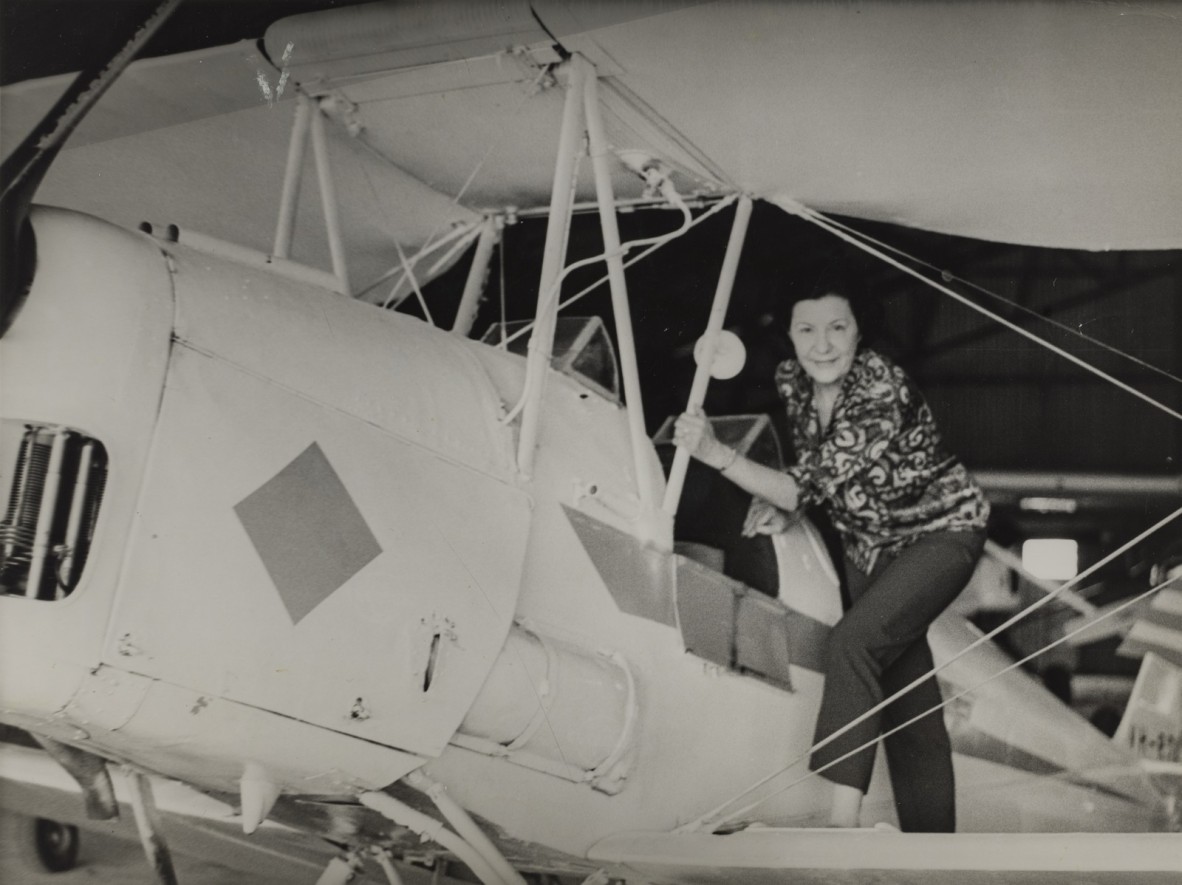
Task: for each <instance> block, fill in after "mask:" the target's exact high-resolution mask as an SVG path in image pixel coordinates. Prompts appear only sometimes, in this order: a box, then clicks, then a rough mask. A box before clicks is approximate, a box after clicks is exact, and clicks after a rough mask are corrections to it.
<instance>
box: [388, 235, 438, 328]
mask: <svg viewBox="0 0 1182 885" xmlns="http://www.w3.org/2000/svg"><path fill="white" fill-rule="evenodd" d="M394 246H395V247H396V248H397V249H398V260H399V261H401V262H402V267H403V268H404V270H405V273H406V279H408V280H410V285H411V288H413V289H414V290H415V297H416V298H417V299H418V302H419V307H421V308H422V309H423V314H424V316H426V318H427V322H428V323H430V324H431V325H432V326H434V325H435V319H434V317H432V316H431V309H430V308H429V307H427V299H426V298H424V297H423V290H422V289H420V288H419V280H418V278H417V277H416V276H415V273H414V271H413V270H411V269H410V267H409V266H408V265H407V263H406V253H405V252H403V251H402V244H401V243H400V242H398V241H397V240H395V241H394ZM396 288H397V287H396ZM387 303H388V302H387Z"/></svg>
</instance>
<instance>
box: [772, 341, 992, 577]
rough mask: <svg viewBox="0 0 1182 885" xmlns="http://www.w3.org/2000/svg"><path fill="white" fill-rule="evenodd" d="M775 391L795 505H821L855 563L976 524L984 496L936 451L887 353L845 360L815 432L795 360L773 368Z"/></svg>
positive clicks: (865, 566)
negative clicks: (788, 433) (785, 430)
mask: <svg viewBox="0 0 1182 885" xmlns="http://www.w3.org/2000/svg"><path fill="white" fill-rule="evenodd" d="M776 388H777V389H778V390H779V392H780V396H781V397H783V399H784V403H785V406H786V407H787V410H788V421H789V424H790V425H791V427H792V435H793V443H794V445H795V447H796V458H797V461H796V464H795V465H794V466H792V467H789V468H788V470H787V472H788V473H789V475H791V476H792V478H793V479H795V480H796V483H797V486H798V487H799V489H800V500H801V505H802V506H803V505H806V504H820V505H822V506H824V507H825V509H826V510H827V511H828V512H829V515H830V518H831V519H832V520H833V524H834V526H835V527H836V528H837V530H838V531H839V532H840V533H841V536H842V540H843V542H844V546H845V553H846V556H847V557H849V559H850V561H851V562H852V563H853V564H854V565H855V566H857V567H858V568H859V569H860V570H862V571H863V572H865V573H869V572H870V571H871V570H872V569H873V568H874V563H875V561H876V560H877V559H878V555H879V553H880V552H882V551H884V550H885V551H887V552H888V553H896V552H898V551H899V550H901V549H903V548H904V547H906V546H907V545H908V544H910V543H911V542H913V541H915V540H916V539H917V538H919V537H921V536H923V535H925V534H929V533H932V532H942V531H972V530H979V529H984V527H985V522H986V520H987V519H988V517H989V505H988V503H986V501H985V496H984V495H983V494H982V492H981V489H980V488H979V487H978V486H977V484H976V483H975V482H974V481H973V479H972V477H970V476H969V474H968V472H967V471H966V470H965V468H964V465H962V464H961V463H960V462H959V461H958V460H956V458H954V457H953V456H951V455H949V454H948V453H947V452H946V451H944V448H943V445H942V443H941V441H940V433H939V431H938V430H937V429H936V425H935V422H934V421H933V419H932V412H931V409H930V408H929V407H928V404H927V403H926V402H925V401H924V399H923V396H922V394H921V393H920V392H919V389H918V388H916V386H915V384H914V383H913V382H912V381H911V379H910V378H908V377H907V375H906V374H905V373H904V372H903V370H902V369H900V368H899V367H898V366H896V365H895V364H894V363H892V362H891V361H890V360H888V359H887V358H886V357H884V356H882V355H881V354H878V353H875V352H874V351H872V350H861V351H860V352H859V353H858V354H857V355H856V356H855V357H854V362H853V365H852V366H851V367H850V370H849V372H848V373H847V374H846V376H845V378H844V379H843V380H842V385H841V392H840V393H839V394H838V398H837V402H836V403H835V404H834V406H833V414H832V417H831V418H830V421H829V427H828V429H827V430H825V431H824V432H822V430H821V420H820V417H819V416H818V414H817V409H816V406H815V405H814V403H813V382H812V379H811V378H809V376H808V375H807V374H806V373H805V371H804V369H803V368H802V367H801V366H800V363H798V362H797V361H796V360H786V361H785V362H783V363H781V364H780V365H779V367H778V368H777V369H776Z"/></svg>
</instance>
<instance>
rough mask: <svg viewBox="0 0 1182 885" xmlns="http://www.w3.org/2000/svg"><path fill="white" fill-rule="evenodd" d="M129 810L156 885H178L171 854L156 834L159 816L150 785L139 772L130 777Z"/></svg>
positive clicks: (158, 828)
mask: <svg viewBox="0 0 1182 885" xmlns="http://www.w3.org/2000/svg"><path fill="white" fill-rule="evenodd" d="M130 780H131V810H132V811H133V812H134V813H135V826H136V829H138V830H139V832H140V841H141V842H142V843H143V845H144V853H145V854H147V855H148V862H149V863H151V864H152V869H153V870H155V872H156V878H157V879H158V880H159V881H160V885H178V883H177V878H176V869H175V868H174V867H173V865H172V852H171V851H169V850H168V843H167V842H166V841H165V840H164V834H163V833H162V832H161V831H160V813H159V812H158V811H157V810H156V800H155V798H154V797H153V796H152V782H151V781H150V780H148V776H147V775H146V774H144V773H143V772H142V771H136V772H133V773H132V774H131V778H130Z"/></svg>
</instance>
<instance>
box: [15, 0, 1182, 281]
mask: <svg viewBox="0 0 1182 885" xmlns="http://www.w3.org/2000/svg"><path fill="white" fill-rule="evenodd" d="M1180 16H1182V12H1179V10H1178V9H1177V8H1176V7H1174V6H1171V5H1169V4H1152V3H1150V4H1138V5H1137V6H1136V7H1135V8H1132V7H1125V6H1118V5H1110V4H1059V3H1027V4H991V3H979V4H947V5H932V4H925V3H891V4H855V5H849V4H821V3H815V4H786V3H762V4H739V5H735V4H730V3H692V2H662V3H639V4H600V3H580V2H573V0H534V2H532V3H529V2H527V0H516V2H506V3H498V4H495V5H494V4H487V5H484V6H482V5H481V4H461V5H456V4H448V3H444V4H438V3H436V4H425V3H424V4H419V3H410V4H368V5H363V6H359V7H342V8H334V9H330V10H325V11H322V12H318V13H311V14H307V15H302V16H296V17H293V18H290V19H286V20H282V21H280V22H278V23H276V24H273V25H272V26H271V28H270V30H269V31H268V33H267V37H266V40H265V46H266V50H267V52H266V56H269V59H270V60H269V59H268V57H266V56H264V54H263V53H262V52H260V50H259V48H258V47H257V46H256V45H255V44H253V43H242V44H237V45H233V46H228V47H223V48H221V49H217V50H208V51H201V52H198V53H192V54H187V55H180V56H174V57H170V58H164V59H156V60H151V61H146V62H142V63H139V64H137V65H135V66H133V68H132V70H130V71H129V72H128V73H127V74H126V75H125V76H124V78H123V79H122V80H121V81H120V82H119V83H117V84H116V86H115V87H114V88H113V89H112V91H111V92H110V93H109V95H108V96H107V97H105V98H104V100H103V102H101V103H100V105H99V108H98V109H97V110H96V111H95V112H94V113H93V114H92V115H91V117H90V118H88V119H87V120H86V121H84V123H83V124H82V126H81V127H80V129H79V131H78V132H77V133H76V134H75V137H74V138H73V140H72V141H71V142H70V144H69V145H68V146H67V149H66V150H65V151H64V152H63V153H62V155H61V157H60V158H59V159H58V162H57V163H56V165H55V167H54V168H53V169H52V170H51V172H50V175H49V177H48V179H47V180H46V182H45V184H44V185H43V188H42V191H41V193H40V195H39V199H40V200H41V201H42V202H50V203H58V204H64V205H69V206H71V207H75V208H79V209H82V210H84V211H89V212H93V213H95V214H100V215H103V216H105V217H109V218H112V219H114V220H116V221H119V222H122V223H124V224H129V225H134V224H137V223H138V222H140V221H142V220H149V221H155V222H165V223H177V224H179V225H181V226H182V227H188V228H192V229H195V230H198V231H201V232H204V233H208V234H212V235H214V236H218V237H221V238H223V239H226V240H230V241H234V242H240V243H243V244H245V245H248V246H252V247H254V248H257V249H260V250H263V251H270V245H271V242H272V238H273V235H274V229H275V219H276V216H277V208H278V202H279V194H280V192H281V189H282V178H283V167H284V160H285V157H286V154H287V143H288V136H289V132H290V127H291V122H292V116H293V115H292V107H293V102H291V101H290V98H291V96H292V94H293V91H294V86H295V83H297V82H298V83H300V84H301V87H302V88H304V89H305V90H307V91H308V92H310V93H313V94H315V95H320V96H329V97H332V98H333V99H334V101H333V103H332V106H331V108H330V113H331V115H332V116H333V118H334V121H335V122H336V123H338V124H339V125H336V126H330V128H329V139H328V140H329V146H328V148H329V156H330V159H331V161H332V162H331V166H332V170H333V177H334V183H335V187H336V191H337V203H338V205H339V209H340V213H341V216H342V217H341V226H342V230H343V232H344V238H345V242H346V244H347V248H348V257H349V261H350V264H351V271H352V273H351V275H352V276H353V278H354V288H355V289H357V288H364V286H365V285H366V283H367V282H368V281H369V280H372V279H374V278H376V277H377V276H379V275H380V274H381V273H382V272H384V271H386V270H388V269H389V268H391V267H393V266H395V265H396V264H397V262H398V253H397V247H396V246H395V245H394V244H395V241H397V242H398V243H399V244H401V245H402V246H404V247H410V246H414V245H416V244H421V243H422V242H423V241H424V240H426V239H428V238H430V237H432V236H436V237H437V236H439V233H440V231H446V230H447V229H449V228H450V226H451V225H453V224H467V223H471V222H472V221H473V220H474V218H475V215H474V212H473V210H479V209H482V208H488V207H492V208H497V209H501V208H503V207H505V206H507V205H512V206H517V207H523V208H529V207H535V206H542V205H545V204H546V202H547V201H548V198H549V192H550V187H551V183H552V179H553V166H554V155H555V147H556V142H557V132H558V128H559V120H560V118H561V114H562V104H563V95H562V92H563V90H562V89H561V88H556V87H555V86H554V85H553V83H552V80H551V78H550V77H549V75H548V73H547V66H548V65H549V64H551V63H552V62H554V61H556V60H558V59H559V58H560V57H561V55H562V54H563V53H566V52H573V51H577V52H581V53H583V54H584V55H586V56H587V57H588V58H589V59H590V60H591V61H592V62H594V63H595V65H596V66H597V69H598V70H599V72H600V74H601V76H603V77H604V78H605V79H604V81H603V83H602V88H601V90H600V96H601V101H602V104H603V106H604V110H605V117H606V121H605V122H606V125H607V128H608V130H609V138H610V140H611V141H612V143H613V145H614V146H615V147H616V148H617V149H638V150H641V151H644V152H646V153H652V154H655V155H658V156H661V157H664V158H665V159H666V160H667V161H668V162H669V163H670V165H672V166H673V167H674V168H675V169H677V170H678V171H679V172H680V173H681V178H680V181H679V187H680V188H681V189H682V190H683V192H685V191H689V190H710V189H711V188H718V187H721V188H724V189H741V190H745V191H748V192H750V193H753V194H754V195H756V196H776V195H780V196H789V197H792V198H795V199H797V200H799V201H801V202H803V203H806V204H808V205H811V206H813V207H815V208H818V209H822V210H827V211H833V212H838V213H844V214H847V215H852V216H857V217H863V218H868V219H879V220H885V221H892V222H896V223H901V224H906V225H912V226H915V227H921V228H926V229H930V230H937V231H943V232H947V233H952V234H959V235H964V236H971V237H978V238H982V239H991V240H1000V241H1007V242H1014V243H1024V244H1031V245H1043V246H1057V247H1074V248H1091V249H1107V248H1114V249H1152V248H1177V247H1179V246H1182V152H1179V151H1178V150H1177V145H1178V144H1179V143H1182V115H1179V114H1177V113H1176V112H1175V111H1176V100H1177V96H1178V95H1179V94H1182V52H1178V51H1177V45H1176V40H1175V38H1174V34H1175V33H1176V31H1177V27H1178V21H1177V19H1178V18H1179V17H1180ZM289 47H290V50H289ZM512 47H518V48H517V49H515V50H513V51H508V50H510V48H512ZM285 57H286V61H284V59H285ZM272 61H274V65H273V64H272ZM278 68H284V70H286V71H287V74H288V78H289V79H287V80H285V81H283V82H284V85H285V90H284V91H283V92H280V88H279V87H280V81H281V78H282V76H283V75H282V73H281V71H280V70H279V69H278ZM63 87H64V81H62V80H57V81H40V82H34V83H27V84H19V85H18V86H16V87H14V88H11V89H8V90H6V91H5V94H4V112H5V113H4V116H3V138H4V141H5V143H6V145H8V146H10V145H11V144H13V143H14V142H15V140H16V139H18V138H20V137H21V136H22V135H23V134H24V133H25V132H26V131H28V129H29V128H31V125H32V121H34V120H35V119H36V118H37V116H38V115H39V114H40V113H41V111H42V110H43V109H44V108H46V107H48V106H49V104H50V103H51V102H52V100H53V99H54V98H55V97H56V95H57V94H58V93H59V92H60V91H61V89H62V88H63ZM309 164H310V161H309ZM616 174H617V177H616V189H617V196H618V197H625V198H626V197H632V196H637V195H639V193H640V190H641V186H642V185H641V182H640V181H639V179H638V178H637V177H636V176H635V175H632V174H631V173H629V172H627V171H626V170H624V169H623V167H622V166H618V165H617V170H616ZM304 191H305V192H304V195H303V199H302V200H301V206H300V216H299V222H298V224H297V238H296V242H295V246H294V248H293V252H292V255H293V257H294V258H296V259H298V260H302V261H304V262H306V263H309V264H313V265H316V266H320V267H327V266H328V264H329V260H328V250H327V247H326V245H325V240H324V236H323V224H322V222H323V209H322V207H321V203H320V199H319V196H318V195H317V194H316V193H315V192H314V183H313V180H312V178H311V177H309V178H308V180H307V181H306V182H305V188H304ZM592 195H593V189H592V187H591V181H590V175H589V173H587V172H586V170H584V175H583V181H582V184H581V186H580V196H581V197H591V196H592Z"/></svg>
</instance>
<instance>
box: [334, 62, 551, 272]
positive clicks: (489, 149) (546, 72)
mask: <svg viewBox="0 0 1182 885" xmlns="http://www.w3.org/2000/svg"><path fill="white" fill-rule="evenodd" d="M551 67H552V66H550V65H547V66H544V67H542V68H541V69H540V70H539V71H538V74H537V76H536V77H534V79H533V80H532V81H531V82H530V84H529V87H528V88H527V89H525V90H524V92H523V94H522V96H521V100H520V101H519V102H518V103H517V104H516V106H515V107H514V108H513V110H512V111H510V112H509V114H508V115H507V116H506V117H505V122H506V124H508V123H511V122H512V121H513V120H514V119H515V118H516V117H517V116H518V114H520V112H521V109H522V108H523V107H525V103H526V102H527V101H529V99H531V98H533V97H534V96H535V95H537V94H538V92H539V90H540V87H541V84H542V81H543V80H544V79H545V78H546V77H548V76H550V72H551ZM512 128H513V127H512V126H509V125H506V126H505V127H504V128H503V129H502V130H501V136H500V137H499V138H494V139H492V140H490V141H489V143H488V145H487V146H486V147H485V149H484V153H483V154H481V156H480V158H479V159H478V160H477V161H476V164H475V166H474V167H473V168H472V171H471V172H470V173H469V174H468V177H467V178H466V179H465V180H464V183H463V185H461V187H460V189H459V191H458V192H457V193H456V195H455V196H454V197H452V200H451V202H452V205H453V206H458V205H460V200H462V199H463V198H464V194H466V193H467V192H468V188H470V187H471V186H472V182H474V181H475V180H476V176H477V175H478V174H480V170H481V169H483V168H484V165H485V163H486V162H488V159H489V157H491V156H492V155H493V152H494V151H496V150H497V149H499V148H500V146H501V145H502V144H503V142H504V141H505V139H506V138H507V137H508V133H509V132H510V131H511V130H512ZM356 140H357V142H358V143H359V144H360V145H362V146H363V147H364V148H365V149H366V150H368V151H370V152H371V153H372V154H374V155H375V156H376V157H378V158H380V159H381V160H383V161H384V162H386V163H388V164H389V165H391V166H395V167H397V165H398V164H397V163H395V162H394V161H393V160H391V159H390V158H389V157H387V156H386V155H385V154H384V153H382V151H380V150H378V148H377V147H375V146H374V145H372V144H370V143H369V141H367V140H366V138H365V136H364V131H363V132H362V133H361V134H360V135H359V136H358V137H357V139H356ZM370 186H371V188H372V186H373V185H372V183H371V185H370ZM447 224H448V223H447V222H444V223H441V224H440V225H439V226H438V227H436V228H435V230H433V231H432V232H431V233H430V234H428V236H427V238H426V239H425V240H424V241H423V245H422V246H420V247H419V249H418V251H417V252H416V253H415V254H414V255H413V256H411V258H410V263H411V264H414V263H415V262H416V261H417V260H418V258H419V255H420V254H421V253H423V252H424V251H426V250H427V249H428V248H429V247H431V246H432V244H433V242H434V240H435V238H436V237H437V236H438V235H439V234H440V233H441V232H442V231H443V230H445V229H446V227H447ZM400 263H403V264H404V263H405V261H402V262H400ZM398 269H399V266H398V265H396V266H395V267H392V268H391V269H390V270H389V271H387V272H386V273H385V274H383V275H382V276H380V277H379V278H378V279H376V280H374V281H372V282H370V283H367V284H366V285H365V286H363V287H362V288H361V289H360V292H361V293H363V294H364V293H365V292H368V291H370V290H372V289H373V288H374V287H375V286H379V285H381V284H382V282H384V281H385V280H387V279H389V278H390V277H391V276H393V275H394V274H395V273H397V272H398Z"/></svg>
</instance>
